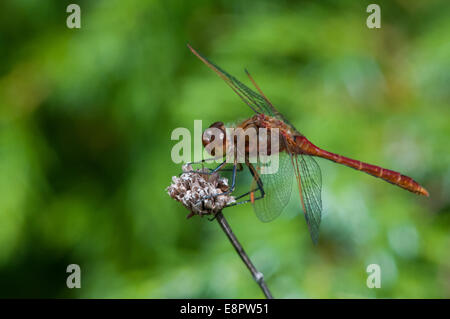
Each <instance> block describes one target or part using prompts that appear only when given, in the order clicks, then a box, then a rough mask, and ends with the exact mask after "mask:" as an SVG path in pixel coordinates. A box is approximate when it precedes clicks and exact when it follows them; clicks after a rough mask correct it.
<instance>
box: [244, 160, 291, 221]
mask: <svg viewBox="0 0 450 319" xmlns="http://www.w3.org/2000/svg"><path fill="white" fill-rule="evenodd" d="M274 156H278V159H279V166H278V171H277V172H276V173H272V174H261V173H260V172H261V168H262V167H264V166H268V164H262V163H260V162H258V163H257V165H256V169H257V171H258V176H259V178H260V180H261V181H262V184H263V188H264V192H265V196H264V198H262V199H259V200H256V201H255V202H254V203H253V209H254V211H255V214H256V216H257V217H258V218H259V219H260V220H261V221H263V222H270V221H272V220H274V219H275V218H277V217H278V216H279V215H280V214H281V212H282V211H283V209H284V208H285V207H286V205H287V204H288V202H289V199H290V197H291V191H292V180H293V175H294V174H293V166H292V164H291V160H290V157H289V155H288V154H285V153H279V154H275V155H272V156H271V158H272V160H273V158H274ZM251 187H252V188H251V189H252V190H253V189H257V187H258V186H257V182H256V181H255V180H253V182H252V186H251ZM258 193H259V192H256V196H258V195H257V194H258Z"/></svg>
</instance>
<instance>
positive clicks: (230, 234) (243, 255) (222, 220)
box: [216, 211, 273, 299]
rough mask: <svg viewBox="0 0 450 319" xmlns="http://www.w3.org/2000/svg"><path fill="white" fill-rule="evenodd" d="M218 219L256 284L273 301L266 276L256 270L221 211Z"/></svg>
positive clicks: (217, 215)
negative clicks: (265, 279)
mask: <svg viewBox="0 0 450 319" xmlns="http://www.w3.org/2000/svg"><path fill="white" fill-rule="evenodd" d="M216 219H217V221H218V222H219V225H220V227H221V228H222V230H223V231H224V232H225V234H226V235H227V237H228V239H229V240H230V242H231V244H232V245H233V247H234V249H235V250H236V252H237V253H238V254H239V256H240V257H241V259H242V261H243V262H244V263H245V265H246V266H247V268H248V269H249V270H250V272H251V273H252V276H253V279H255V281H256V283H257V284H258V285H259V287H261V290H262V291H263V293H264V295H265V296H266V298H267V299H273V297H272V294H271V293H270V290H269V288H267V285H266V282H265V281H264V275H263V274H262V273H261V272H260V271H258V270H257V269H256V267H255V266H254V265H253V263H252V261H251V260H250V258H248V256H247V254H246V253H245V251H244V248H242V246H241V244H240V243H239V241H238V240H237V238H236V236H235V235H234V233H233V231H232V230H231V227H230V225H229V224H228V222H227V220H226V219H225V217H224V216H223V214H222V212H221V211H220V212H218V213H217V214H216Z"/></svg>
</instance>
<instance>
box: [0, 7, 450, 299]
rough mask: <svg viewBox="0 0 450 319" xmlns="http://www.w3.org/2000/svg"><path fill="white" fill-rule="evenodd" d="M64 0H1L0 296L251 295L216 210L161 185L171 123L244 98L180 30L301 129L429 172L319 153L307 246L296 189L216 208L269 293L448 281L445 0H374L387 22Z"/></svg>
mask: <svg viewBox="0 0 450 319" xmlns="http://www.w3.org/2000/svg"><path fill="white" fill-rule="evenodd" d="M71 2H72V1H70V2H69V1H26V0H14V1H2V2H1V3H0V29H1V33H0V44H1V48H2V49H1V50H0V243H1V249H0V287H1V289H0V296H1V297H83V298H90V297H96V298H108V297H114V298H121V297H124V298H191V297H192V298H203V297H204V298H225V297H238V298H261V297H263V296H262V293H261V292H260V290H259V288H258V286H257V285H256V284H255V283H254V282H253V280H252V279H251V276H250V274H249V273H248V271H247V269H246V268H245V266H244V265H243V264H242V262H241V261H240V259H239V258H238V256H237V255H236V253H235V251H234V250H233V249H232V247H231V245H230V243H229V242H228V241H227V239H226V237H225V236H224V234H223V233H222V232H221V230H220V228H219V227H218V225H217V224H216V223H215V222H208V221H207V219H206V218H203V219H201V218H192V219H189V220H186V219H185V216H186V215H187V212H186V210H185V209H183V208H182V207H181V205H180V204H179V203H177V202H175V201H173V200H172V199H171V198H170V197H169V196H168V195H167V194H166V192H165V188H166V187H167V186H168V185H169V184H170V180H171V176H173V175H177V174H179V172H180V164H176V163H173V162H172V161H171V157H170V152H171V148H172V147H173V145H174V144H175V141H172V140H171V139H170V136H171V132H172V130H173V129H175V128H177V127H187V128H189V129H192V128H193V123H194V119H201V120H203V121H204V122H203V125H204V127H205V126H208V125H209V124H210V123H212V122H215V121H217V120H222V121H224V122H229V121H236V120H238V119H244V118H246V117H249V116H250V115H251V111H250V110H249V109H248V108H247V107H246V106H245V105H244V104H243V103H241V102H240V101H239V99H238V98H237V97H236V96H235V95H234V93H233V92H232V91H231V90H230V89H229V88H228V87H227V86H226V85H225V84H224V83H223V81H222V80H221V79H220V78H218V77H217V76H216V75H215V74H214V73H213V72H211V71H210V70H209V69H208V68H206V67H205V66H204V65H203V64H202V63H201V62H200V61H199V60H197V58H196V57H194V56H193V55H192V54H191V52H190V51H189V50H188V49H187V48H186V43H187V42H189V43H191V44H192V45H193V46H194V47H195V48H197V49H198V50H199V51H200V52H202V53H203V54H205V55H206V56H208V57H209V58H210V59H211V60H212V61H215V62H216V63H217V64H219V65H220V66H222V67H223V68H224V69H225V70H227V71H229V72H230V73H231V74H234V75H235V76H237V77H238V78H242V79H243V80H244V82H246V79H245V73H244V72H243V69H244V67H247V68H248V69H249V70H250V71H251V72H252V74H253V76H254V77H255V79H256V81H257V82H258V83H259V84H260V86H261V87H262V89H263V90H264V91H265V93H266V95H267V96H268V97H269V98H270V99H271V100H272V102H273V103H274V104H275V105H276V106H277V107H278V108H279V109H280V111H282V112H283V113H284V114H285V115H286V116H287V117H288V118H289V119H290V120H291V122H293V124H294V125H295V126H296V127H297V128H298V129H299V130H300V131H301V132H302V133H303V134H305V135H306V136H307V137H308V138H309V139H310V140H311V141H312V142H313V143H315V144H317V145H318V146H321V147H323V148H325V149H327V150H329V151H332V152H337V153H340V154H342V155H346V156H350V157H354V158H356V159H360V160H363V161H368V162H370V163H373V164H378V165H381V166H384V167H386V168H390V169H394V170H398V171H400V172H402V173H403V174H406V175H409V176H412V177H413V178H414V179H415V180H417V181H419V182H420V183H421V184H422V185H424V186H425V187H426V188H427V189H428V190H429V191H430V194H431V196H430V198H422V197H419V196H416V195H414V194H412V193H409V192H406V191H404V190H402V189H400V188H398V187H394V186H391V185H389V184H387V183H385V182H382V181H380V180H378V179H375V178H373V177H370V176H368V175H365V174H361V173H359V172H357V171H354V170H351V169H348V168H345V167H342V166H339V165H335V164H334V163H331V162H328V161H324V160H319V164H320V165H321V168H322V173H323V180H324V182H323V202H324V218H323V221H322V226H321V227H322V228H321V237H320V241H319V244H318V245H317V246H314V245H313V244H312V243H311V240H310V237H309V234H308V232H307V227H306V224H305V222H304V218H303V216H302V213H301V210H300V204H299V199H298V198H297V197H298V196H296V195H297V193H296V192H295V191H294V192H293V194H294V195H295V196H292V200H291V202H290V204H289V207H288V208H287V209H286V211H285V212H284V213H283V214H282V216H281V217H280V218H279V219H277V220H276V221H274V222H272V223H267V224H264V223H260V222H259V221H258V220H257V218H256V217H255V215H254V213H253V212H252V208H251V207H250V206H244V205H242V206H240V207H236V208H233V209H229V210H226V212H225V213H226V215H227V217H228V219H229V222H230V224H231V226H232V227H233V229H234V231H235V233H236V234H237V236H238V238H239V239H240V241H241V242H242V244H243V246H244V247H245V249H246V250H247V252H248V253H249V255H250V256H251V258H252V259H253V260H254V262H255V264H256V265H257V267H258V268H259V269H260V270H261V271H263V272H264V274H265V276H266V279H267V282H268V285H269V287H270V288H271V290H272V292H273V294H274V295H275V296H276V297H280V298H297V297H300V298H323V297H328V298H347V297H352V298H361V297H368V298H374V297H381V298H421V297H424V298H427V297H437V298H443V297H446V298H449V297H450V252H449V249H448V247H449V246H450V236H449V226H450V201H449V196H448V195H449V191H450V169H449V164H450V157H449V152H448V149H449V147H450V143H449V137H450V125H449V116H450V111H449V102H448V101H449V98H450V42H449V41H448V36H449V34H450V6H449V4H450V3H449V2H448V1H436V0H431V1H414V2H412V1H406V0H397V1H378V2H377V3H378V4H380V6H381V18H382V22H381V23H382V25H381V29H368V28H367V27H366V19H367V16H368V15H369V14H368V13H367V12H366V7H367V5H368V4H369V3H371V2H369V1H339V2H336V1H320V3H319V2H317V1H285V0H284V1H258V2H253V3H249V2H246V1H238V0H221V1H208V0H200V1H191V2H187V1H140V0H139V1H138V0H130V1H119V0H103V1H100V0H99V1H81V0H80V1H77V2H76V3H78V4H79V5H80V6H81V11H82V21H81V23H82V28H81V29H68V28H67V27H66V18H67V16H68V13H66V6H67V5H68V4H69V3H71ZM246 83H247V82H246ZM241 184H242V183H241ZM71 263H76V264H79V265H80V266H81V271H82V279H81V280H82V288H81V289H68V288H67V287H66V277H67V275H68V274H67V273H66V267H67V265H69V264H71ZM371 263H376V264H379V265H380V266H381V269H382V283H381V284H382V288H381V289H369V288H367V286H366V278H367V275H368V274H367V273H366V267H367V266H368V265H369V264H371Z"/></svg>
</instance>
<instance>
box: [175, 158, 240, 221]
mask: <svg viewBox="0 0 450 319" xmlns="http://www.w3.org/2000/svg"><path fill="white" fill-rule="evenodd" d="M182 169H183V173H182V174H181V175H180V176H179V177H177V176H173V177H172V185H170V186H169V187H167V189H166V190H167V192H168V194H169V196H170V197H172V198H173V199H175V200H176V201H179V202H181V203H182V204H183V206H184V207H186V208H187V209H189V210H190V211H191V213H190V214H189V215H188V216H187V217H188V218H189V217H192V216H193V215H200V216H202V215H209V214H215V213H217V212H219V211H220V210H222V208H224V207H225V206H226V205H228V204H232V203H234V202H235V199H234V197H233V196H231V195H228V194H224V195H218V194H222V193H224V192H226V191H227V190H228V189H229V186H228V180H227V179H226V178H224V177H220V176H219V174H218V173H213V174H205V173H208V172H209V170H208V169H206V168H203V169H198V170H195V171H194V170H192V167H191V166H190V165H183V167H182ZM217 195H218V196H217ZM205 197H207V198H206V199H205Z"/></svg>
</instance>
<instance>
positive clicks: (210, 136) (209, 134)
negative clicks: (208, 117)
mask: <svg viewBox="0 0 450 319" xmlns="http://www.w3.org/2000/svg"><path fill="white" fill-rule="evenodd" d="M224 139H225V127H224V125H223V123H222V122H215V123H213V124H212V125H211V126H210V127H209V128H207V129H206V130H205V131H204V132H203V136H202V142H203V146H206V145H208V144H210V143H212V142H213V141H216V140H217V143H219V144H221V143H222V141H223V140H224Z"/></svg>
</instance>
